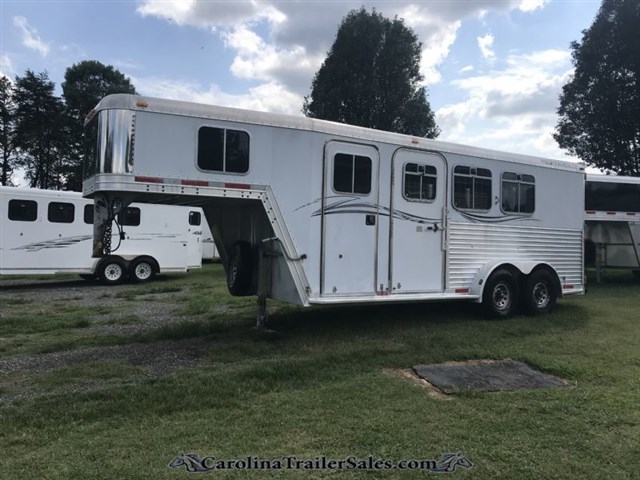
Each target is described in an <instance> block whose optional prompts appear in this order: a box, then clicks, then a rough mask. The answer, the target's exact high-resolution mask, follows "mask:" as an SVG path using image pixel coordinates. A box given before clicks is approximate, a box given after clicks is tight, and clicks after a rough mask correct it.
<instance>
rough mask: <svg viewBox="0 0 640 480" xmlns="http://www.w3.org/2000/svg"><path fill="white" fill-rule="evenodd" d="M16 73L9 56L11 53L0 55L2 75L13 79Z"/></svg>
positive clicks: (0, 72) (0, 73) (0, 75)
mask: <svg viewBox="0 0 640 480" xmlns="http://www.w3.org/2000/svg"><path fill="white" fill-rule="evenodd" d="M14 75H15V70H14V68H13V63H12V62H11V58H9V55H6V54H2V55H0V77H7V78H9V80H11V79H12V77H13V76H14Z"/></svg>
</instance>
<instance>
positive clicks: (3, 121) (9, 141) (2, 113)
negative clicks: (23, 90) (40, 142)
mask: <svg viewBox="0 0 640 480" xmlns="http://www.w3.org/2000/svg"><path fill="white" fill-rule="evenodd" d="M15 110H16V104H15V101H14V98H13V85H11V80H9V79H8V78H7V77H5V76H2V77H0V162H1V163H0V185H12V182H11V175H12V174H13V170H14V168H15V167H16V164H17V161H18V158H17V152H16V145H15Z"/></svg>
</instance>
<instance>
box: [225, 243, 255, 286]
mask: <svg viewBox="0 0 640 480" xmlns="http://www.w3.org/2000/svg"><path fill="white" fill-rule="evenodd" d="M252 276H253V253H252V251H251V244H250V243H249V242H236V243H234V244H233V247H232V248H231V254H230V255H229V263H228V265H227V287H228V288H229V293H230V294H231V295H233V296H236V297H241V296H244V295H248V294H249V289H250V288H251V281H252Z"/></svg>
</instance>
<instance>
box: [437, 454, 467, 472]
mask: <svg viewBox="0 0 640 480" xmlns="http://www.w3.org/2000/svg"><path fill="white" fill-rule="evenodd" d="M456 467H462V468H472V467H473V463H471V462H470V461H469V460H468V459H467V458H465V456H464V455H462V452H456V453H443V454H442V457H441V458H440V460H438V461H436V466H435V468H433V469H431V471H432V472H437V473H451V472H455V471H456Z"/></svg>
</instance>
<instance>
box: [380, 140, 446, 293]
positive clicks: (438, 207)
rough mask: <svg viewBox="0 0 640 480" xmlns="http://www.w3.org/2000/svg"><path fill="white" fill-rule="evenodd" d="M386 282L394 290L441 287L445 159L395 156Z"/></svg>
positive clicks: (410, 154)
mask: <svg viewBox="0 0 640 480" xmlns="http://www.w3.org/2000/svg"><path fill="white" fill-rule="evenodd" d="M392 169H393V174H392V186H391V208H390V217H391V218H390V225H391V228H390V239H389V244H390V247H389V250H390V252H389V272H390V275H389V276H390V278H389V284H390V292H391V293H392V294H403V293H432V292H441V291H443V287H444V270H443V269H444V261H445V255H444V253H445V252H444V249H443V234H444V228H445V226H444V222H443V219H444V206H445V201H446V198H447V197H446V185H447V182H446V171H447V169H446V163H445V160H444V158H443V157H442V156H441V155H439V154H436V153H429V152H422V151H416V150H410V149H399V150H397V151H396V153H395V154H394V156H393V165H392Z"/></svg>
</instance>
